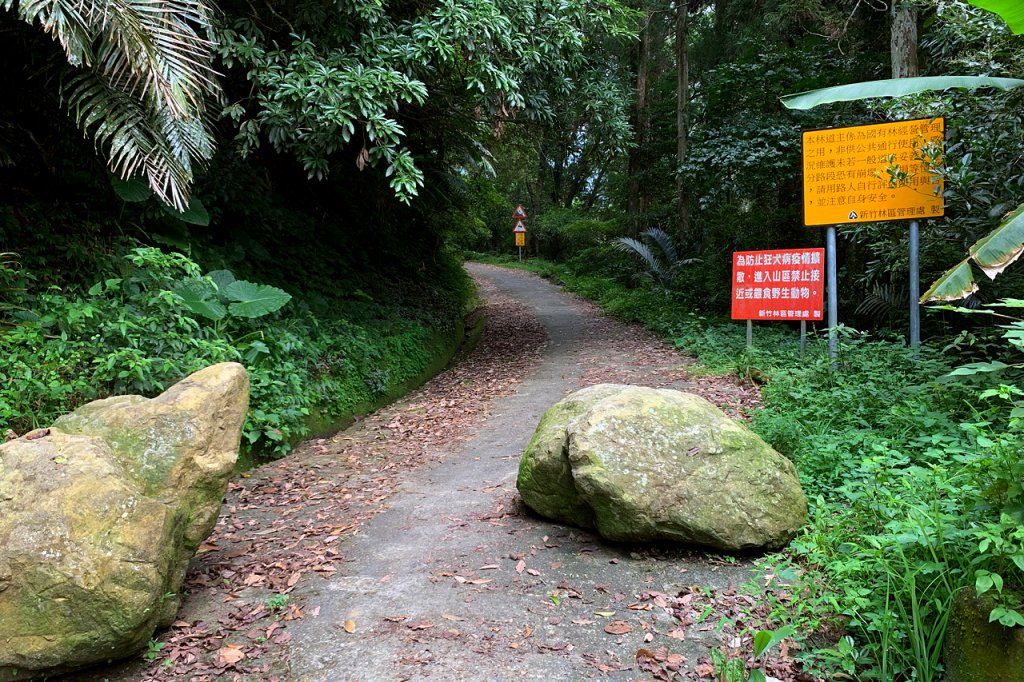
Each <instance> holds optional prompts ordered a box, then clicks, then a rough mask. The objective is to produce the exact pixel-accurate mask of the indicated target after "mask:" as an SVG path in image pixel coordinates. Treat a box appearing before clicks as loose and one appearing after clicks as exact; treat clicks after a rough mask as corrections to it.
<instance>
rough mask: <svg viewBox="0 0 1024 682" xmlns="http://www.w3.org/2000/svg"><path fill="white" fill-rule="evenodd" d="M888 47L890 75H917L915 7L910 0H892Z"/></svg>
mask: <svg viewBox="0 0 1024 682" xmlns="http://www.w3.org/2000/svg"><path fill="white" fill-rule="evenodd" d="M890 18H891V21H892V25H891V30H890V34H889V47H890V52H891V54H892V77H893V78H913V77H915V76H917V75H918V62H917V7H915V6H914V5H913V3H912V2H908V1H903V2H897V1H895V0H894V1H893V3H892V7H891V8H890Z"/></svg>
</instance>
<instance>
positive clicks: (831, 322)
mask: <svg viewBox="0 0 1024 682" xmlns="http://www.w3.org/2000/svg"><path fill="white" fill-rule="evenodd" d="M825 262H826V264H827V266H826V273H825V277H826V282H827V285H828V356H829V357H830V358H832V363H833V365H834V364H835V361H836V358H837V357H838V355H839V352H838V341H839V339H838V337H837V336H836V327H838V326H839V295H838V290H837V289H836V281H837V280H838V275H837V268H836V226H835V225H829V226H828V227H827V228H825Z"/></svg>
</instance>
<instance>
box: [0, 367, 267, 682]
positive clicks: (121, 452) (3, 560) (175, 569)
mask: <svg viewBox="0 0 1024 682" xmlns="http://www.w3.org/2000/svg"><path fill="white" fill-rule="evenodd" d="M248 396H249V380H248V377H247V376H246V373H245V369H244V368H243V367H242V366H241V365H239V364H237V363H224V364H220V365H214V366H212V367H208V368H206V369H204V370H202V371H200V372H197V373H196V374H193V375H192V376H190V377H188V378H187V379H185V380H183V381H181V382H179V383H177V384H175V385H174V386H172V387H171V388H170V389H168V390H167V391H166V392H165V393H163V394H161V395H160V396H158V397H156V398H154V399H152V400H148V399H146V398H142V397H140V396H121V397H116V398H109V399H106V400H99V401H96V402H93V403H90V404H88V405H85V406H83V407H82V408H80V409H79V410H76V411H75V412H74V413H72V414H69V415H65V416H64V417H61V418H60V419H58V420H57V421H56V422H55V423H54V425H53V426H51V427H50V428H49V429H42V430H38V431H35V432H32V433H30V434H27V435H26V436H23V437H22V438H18V439H17V440H13V441H11V442H9V443H6V444H4V445H0V680H12V681H13V680H21V679H30V678H32V677H37V676H42V675H53V674H58V673H61V672H65V671H68V670H73V669H75V668H79V667H83V666H86V665H90V664H93V663H98V662H104V661H108V660H112V659H116V658H121V657H124V656H128V655H131V654H132V653H134V652H136V651H138V650H139V649H140V648H142V647H144V646H145V644H146V642H147V640H148V639H149V638H150V637H151V636H152V634H153V631H154V630H155V629H156V628H157V627H160V626H165V625H169V624H170V623H171V622H172V621H173V619H174V615H175V613H176V612H177V609H178V605H179V597H178V594H179V591H180V587H181V583H182V581H183V580H184V577H185V571H186V569H187V567H188V562H189V559H190V558H191V557H192V555H193V554H194V553H195V550H196V548H197V547H198V546H199V544H200V543H201V542H202V541H203V540H204V539H205V538H206V537H207V536H208V535H209V534H210V531H212V530H213V526H214V524H215V523H216V520H217V515H218V513H219V511H220V506H221V500H222V498H223V496H224V492H225V490H226V488H227V481H228V479H229V477H230V476H231V473H232V471H233V468H234V463H235V460H236V458H237V456H238V445H239V440H240V436H241V427H242V422H243V420H244V419H245V414H246V410H247V406H248Z"/></svg>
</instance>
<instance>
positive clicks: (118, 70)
mask: <svg viewBox="0 0 1024 682" xmlns="http://www.w3.org/2000/svg"><path fill="white" fill-rule="evenodd" d="M0 1H2V3H3V4H2V5H0V6H2V7H3V8H5V9H10V8H12V7H13V6H14V5H15V3H16V0H0ZM207 3H208V0H21V1H20V2H17V11H18V16H19V17H20V18H21V19H23V20H25V21H27V22H29V23H33V24H34V23H36V22H38V23H39V24H40V25H41V26H42V27H43V30H44V31H46V32H47V33H49V34H50V35H52V36H53V37H54V39H55V40H57V41H58V42H59V43H60V44H61V46H62V47H63V48H64V51H65V53H66V54H67V58H68V62H69V63H70V64H71V65H72V66H74V67H81V68H80V69H78V70H76V72H75V74H74V75H73V76H72V77H71V78H69V79H68V81H67V83H66V85H64V86H63V87H62V95H63V96H64V98H65V100H66V101H67V104H68V106H69V108H70V109H71V110H72V115H73V117H74V119H75V121H76V122H77V124H78V125H79V127H81V128H82V129H83V131H85V132H91V133H92V134H93V136H94V139H95V141H96V144H97V146H98V147H105V148H107V152H108V157H109V164H110V167H111V168H112V169H113V170H114V172H116V173H117V174H118V175H120V176H121V177H122V178H124V179H128V178H130V177H131V176H133V175H137V174H142V175H145V176H146V178H147V180H148V182H149V186H150V187H151V188H152V189H153V191H154V192H155V193H156V194H157V196H158V197H160V198H161V199H162V200H163V201H165V202H166V203H168V204H171V205H172V206H174V207H175V208H177V209H178V210H179V211H181V210H184V208H185V207H186V206H187V205H188V195H189V189H190V186H191V183H192V178H193V174H194V168H195V166H197V165H198V164H201V163H203V162H204V161H206V160H208V159H209V158H210V157H211V156H212V154H213V134H212V131H211V128H210V124H209V121H208V120H207V119H208V117H209V113H208V111H207V107H206V102H207V100H208V99H211V98H217V97H219V96H220V88H219V85H218V84H217V81H216V73H215V71H214V70H213V66H212V63H213V48H214V45H213V43H212V42H211V41H210V40H208V39H207V38H205V37H204V35H203V33H204V32H208V31H209V30H210V27H211V15H212V10H211V8H210V6H209V5H208V4H207Z"/></svg>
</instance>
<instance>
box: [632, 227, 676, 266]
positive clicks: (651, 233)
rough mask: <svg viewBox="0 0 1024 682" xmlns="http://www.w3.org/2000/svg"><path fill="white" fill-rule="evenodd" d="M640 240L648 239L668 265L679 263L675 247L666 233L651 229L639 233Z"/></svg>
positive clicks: (654, 228)
mask: <svg viewBox="0 0 1024 682" xmlns="http://www.w3.org/2000/svg"><path fill="white" fill-rule="evenodd" d="M640 237H641V238H646V239H649V240H650V241H651V242H654V243H655V244H656V245H657V246H658V248H659V249H661V252H662V253H663V254H664V256H665V260H666V261H667V262H668V263H676V262H678V261H679V254H678V253H677V252H676V245H675V243H673V241H672V237H670V236H669V234H668V232H665V230H663V229H661V228H659V227H651V228H648V229H646V230H644V231H643V232H642V233H640Z"/></svg>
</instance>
